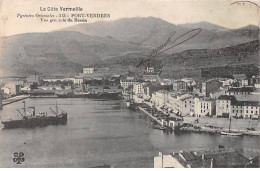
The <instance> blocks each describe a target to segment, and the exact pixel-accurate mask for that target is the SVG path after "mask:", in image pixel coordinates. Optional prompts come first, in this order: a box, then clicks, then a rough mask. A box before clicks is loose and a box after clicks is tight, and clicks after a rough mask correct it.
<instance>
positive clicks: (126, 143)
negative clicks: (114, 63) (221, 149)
mask: <svg viewBox="0 0 260 171" xmlns="http://www.w3.org/2000/svg"><path fill="white" fill-rule="evenodd" d="M57 101H58V104H59V106H60V107H61V108H62V109H63V110H65V111H66V112H68V113H69V115H68V123H67V125H59V126H48V127H43V128H34V129H12V130H5V129H1V130H0V152H1V153H0V167H95V166H103V165H104V164H108V165H110V166H111V167H153V156H155V155H157V154H158V152H159V151H163V152H172V151H178V150H181V149H182V150H194V149H205V148H215V147H217V146H218V145H220V144H221V145H224V146H227V147H245V148H257V147H258V144H259V137H246V136H245V137H225V136H224V137H223V136H221V135H211V134H194V133H182V134H173V133H164V132H162V131H160V130H154V129H152V127H151V124H150V121H149V118H147V117H146V116H145V115H144V114H142V113H138V112H131V111H129V110H127V109H125V106H124V103H123V102H121V101H103V100H90V99H58V100H57ZM26 103H27V105H28V106H35V107H36V112H40V111H48V113H50V110H49V107H52V106H53V105H54V104H55V103H56V99H27V100H26ZM20 107H22V102H17V103H14V104H11V105H7V106H5V107H4V109H3V110H2V111H0V114H1V117H2V119H5V120H8V119H9V118H15V117H17V115H16V114H17V112H16V108H20ZM14 152H24V154H25V162H24V163H23V164H21V165H19V166H18V165H16V164H15V163H14V162H13V161H12V158H13V153H14Z"/></svg>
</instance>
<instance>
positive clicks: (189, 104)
mask: <svg viewBox="0 0 260 171" xmlns="http://www.w3.org/2000/svg"><path fill="white" fill-rule="evenodd" d="M167 106H169V107H170V108H172V109H173V110H175V111H178V112H179V114H183V115H187V114H190V113H194V100H193V95H191V94H187V93H177V94H173V93H172V94H171V95H169V96H168V100H167Z"/></svg>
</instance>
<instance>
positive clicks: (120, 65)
mask: <svg viewBox="0 0 260 171" xmlns="http://www.w3.org/2000/svg"><path fill="white" fill-rule="evenodd" d="M140 55H141V54H131V55H130V54H129V55H127V56H125V57H115V58H112V59H108V60H105V61H103V62H102V63H99V64H96V67H99V68H106V73H109V72H110V73H111V74H114V73H116V72H120V73H127V72H128V71H129V70H130V71H133V72H135V71H138V72H141V70H143V69H144V68H145V66H142V67H140V68H136V65H137V64H138V61H140ZM259 60H260V58H259V40H255V41H252V42H248V43H244V44H240V45H236V46H231V47H226V48H222V49H195V50H187V51H184V52H181V53H175V54H172V55H167V54H162V55H159V56H157V57H155V58H153V59H152V60H151V62H150V64H152V65H154V64H155V65H158V66H159V65H161V66H163V70H162V73H161V77H170V78H181V77H195V78H198V77H200V68H204V67H209V68H210V67H216V66H231V65H232V66H233V65H245V64H259Z"/></svg>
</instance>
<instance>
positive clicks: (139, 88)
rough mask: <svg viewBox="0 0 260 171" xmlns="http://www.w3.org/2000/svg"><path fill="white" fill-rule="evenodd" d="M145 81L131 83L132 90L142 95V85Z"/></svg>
mask: <svg viewBox="0 0 260 171" xmlns="http://www.w3.org/2000/svg"><path fill="white" fill-rule="evenodd" d="M145 84H146V83H140V82H137V83H135V84H134V85H133V92H134V93H135V94H136V95H138V94H139V95H142V94H144V85H145Z"/></svg>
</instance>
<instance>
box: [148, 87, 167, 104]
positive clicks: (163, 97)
mask: <svg viewBox="0 0 260 171" xmlns="http://www.w3.org/2000/svg"><path fill="white" fill-rule="evenodd" d="M168 95H169V92H168V91H166V90H159V91H156V92H155V93H153V94H152V98H151V101H152V103H154V105H155V106H158V107H162V106H164V105H166V103H167V100H168Z"/></svg>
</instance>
